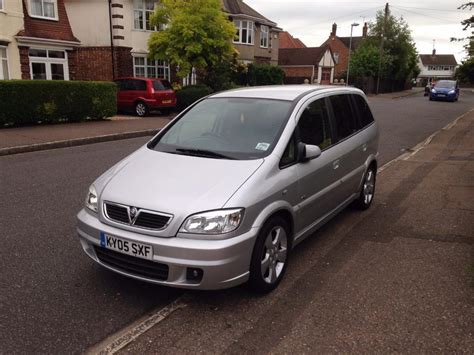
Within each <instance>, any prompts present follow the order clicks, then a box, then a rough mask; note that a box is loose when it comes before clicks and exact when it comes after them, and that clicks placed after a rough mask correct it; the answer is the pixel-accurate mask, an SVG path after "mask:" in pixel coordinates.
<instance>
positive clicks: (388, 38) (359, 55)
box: [350, 11, 419, 80]
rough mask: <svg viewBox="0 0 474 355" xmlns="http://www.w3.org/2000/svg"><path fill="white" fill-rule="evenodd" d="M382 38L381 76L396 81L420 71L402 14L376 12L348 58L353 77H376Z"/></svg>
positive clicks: (409, 32) (408, 77)
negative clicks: (367, 30) (362, 37)
mask: <svg viewBox="0 0 474 355" xmlns="http://www.w3.org/2000/svg"><path fill="white" fill-rule="evenodd" d="M382 35H383V37H384V42H383V50H382V66H381V72H380V77H382V78H390V79H396V80H406V79H411V78H413V77H414V76H416V75H417V73H419V69H418V65H417V56H418V53H417V51H416V47H415V43H414V42H413V39H412V37H411V31H410V28H409V27H408V24H407V23H406V21H405V20H404V19H403V17H400V18H396V17H395V16H393V15H392V14H391V13H390V11H388V13H387V19H386V21H385V14H384V12H383V11H379V12H378V13H377V17H376V21H375V23H371V24H370V25H369V36H368V37H367V38H366V39H365V40H364V42H363V43H362V44H361V45H360V46H359V48H358V49H357V50H356V51H355V53H354V55H353V56H352V57H351V64H350V65H351V71H352V72H353V74H354V76H355V75H356V74H358V75H360V76H372V77H376V76H377V75H378V74H379V73H378V63H379V57H380V41H381V40H382Z"/></svg>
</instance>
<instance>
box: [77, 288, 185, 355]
mask: <svg viewBox="0 0 474 355" xmlns="http://www.w3.org/2000/svg"><path fill="white" fill-rule="evenodd" d="M186 306H187V304H186V302H185V297H184V296H180V297H178V298H177V299H176V300H174V301H173V302H171V303H170V304H169V305H167V306H165V307H164V308H160V309H157V310H155V311H154V312H153V313H152V314H149V315H146V316H144V317H142V318H140V319H138V320H137V321H135V322H133V323H132V324H130V325H129V326H127V327H125V328H124V329H122V330H119V331H118V332H117V333H115V334H112V335H111V336H109V337H107V338H106V339H104V340H103V341H101V342H100V343H99V344H96V345H94V346H93V347H92V348H90V349H88V350H86V351H85V353H86V354H88V355H108V354H115V353H116V352H117V351H119V350H120V349H123V348H124V347H125V346H127V345H128V344H130V343H131V342H132V341H134V340H135V339H137V338H138V337H139V336H140V335H142V334H144V333H145V332H146V331H148V330H149V329H151V328H152V327H154V326H155V325H157V324H158V323H160V322H162V321H163V320H165V319H166V318H167V317H169V316H170V315H171V314H172V313H173V312H175V311H177V310H178V309H181V308H184V307H186Z"/></svg>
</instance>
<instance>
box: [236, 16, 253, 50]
mask: <svg viewBox="0 0 474 355" xmlns="http://www.w3.org/2000/svg"><path fill="white" fill-rule="evenodd" d="M234 24H235V27H236V28H237V33H236V39H235V40H234V43H242V44H253V31H254V29H253V28H254V27H253V22H252V21H242V20H235V22H234Z"/></svg>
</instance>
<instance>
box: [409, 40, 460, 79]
mask: <svg viewBox="0 0 474 355" xmlns="http://www.w3.org/2000/svg"><path fill="white" fill-rule="evenodd" d="M457 65H458V62H457V61H456V58H455V57H454V55H452V54H436V49H433V53H432V54H420V55H419V56H418V67H419V68H420V74H419V75H418V79H417V81H418V82H422V83H423V84H426V83H428V82H431V81H432V80H439V79H452V78H454V74H455V72H456V67H457Z"/></svg>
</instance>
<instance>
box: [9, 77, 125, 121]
mask: <svg viewBox="0 0 474 355" xmlns="http://www.w3.org/2000/svg"><path fill="white" fill-rule="evenodd" d="M116 93H117V86H116V84H114V83H111V82H91V81H87V82H86V81H47V80H9V81H0V125H24V124H32V123H37V122H40V121H41V122H43V123H55V122H64V121H73V122H77V121H80V120H84V119H86V118H89V119H101V118H104V117H110V116H113V115H114V114H115V113H116V112H117V95H116Z"/></svg>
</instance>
